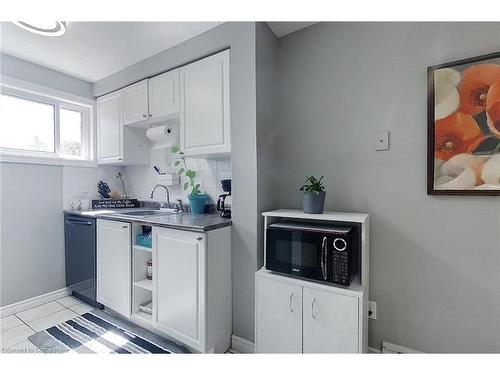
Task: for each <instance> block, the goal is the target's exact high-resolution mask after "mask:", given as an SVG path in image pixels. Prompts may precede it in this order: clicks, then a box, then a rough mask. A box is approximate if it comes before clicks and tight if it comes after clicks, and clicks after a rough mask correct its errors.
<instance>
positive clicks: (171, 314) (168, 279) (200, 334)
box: [153, 227, 232, 353]
mask: <svg viewBox="0 0 500 375" xmlns="http://www.w3.org/2000/svg"><path fill="white" fill-rule="evenodd" d="M231 300H232V298H231V228H230V227H225V228H221V229H217V230H213V231H209V232H205V233H198V232H188V231H181V230H175V229H169V228H160V227H153V327H154V328H156V329H158V330H160V331H161V332H163V333H165V334H167V335H169V336H171V337H173V338H174V339H177V340H179V341H181V342H183V343H185V344H187V345H189V346H190V347H192V348H193V349H195V350H198V351H200V352H203V353H206V352H216V353H223V352H225V351H226V350H227V349H228V348H229V347H230V341H231V332H232V307H231Z"/></svg>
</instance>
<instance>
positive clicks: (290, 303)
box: [289, 292, 293, 313]
mask: <svg viewBox="0 0 500 375" xmlns="http://www.w3.org/2000/svg"><path fill="white" fill-rule="evenodd" d="M292 298H293V292H292V293H290V300H289V305H290V312H291V313H293V308H292Z"/></svg>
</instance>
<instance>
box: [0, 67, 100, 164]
mask: <svg viewBox="0 0 500 375" xmlns="http://www.w3.org/2000/svg"><path fill="white" fill-rule="evenodd" d="M0 93H2V94H6V95H10V96H14V97H19V98H21V99H27V100H31V101H35V102H40V103H45V104H50V105H53V106H54V152H44V151H32V150H22V149H11V148H3V147H0V161H1V162H11V163H29V164H49V165H68V166H82V167H97V161H96V152H95V149H96V147H95V144H96V142H95V141H96V139H95V138H96V137H95V123H96V121H95V120H96V119H95V113H96V101H95V100H93V99H89V98H84V97H80V96H77V95H73V94H70V93H66V92H63V91H60V90H56V89H52V88H48V87H45V86H41V85H36V84H32V83H29V82H25V81H21V80H18V79H14V78H11V77H6V76H0ZM60 109H68V110H72V111H78V112H80V113H81V114H82V154H83V155H84V156H83V157H72V156H71V155H61V154H60V153H59V151H60V144H59V134H60V133H59V126H60V122H59V111H60Z"/></svg>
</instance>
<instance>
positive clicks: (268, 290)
mask: <svg viewBox="0 0 500 375" xmlns="http://www.w3.org/2000/svg"><path fill="white" fill-rule="evenodd" d="M256 289H257V312H256V319H257V332H256V352H257V353H302V287H300V286H297V285H293V284H289V283H285V282H280V281H277V280H273V279H269V278H265V277H258V278H257V285H256Z"/></svg>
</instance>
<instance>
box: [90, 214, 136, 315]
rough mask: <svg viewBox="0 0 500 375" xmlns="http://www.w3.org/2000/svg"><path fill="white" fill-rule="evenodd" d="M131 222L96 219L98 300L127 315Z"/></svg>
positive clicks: (128, 308)
mask: <svg viewBox="0 0 500 375" xmlns="http://www.w3.org/2000/svg"><path fill="white" fill-rule="evenodd" d="M130 241H131V240H130V224H129V223H123V222H120V221H111V220H103V219H98V220H97V301H99V302H100V303H102V304H103V305H104V306H106V307H109V308H110V309H112V310H115V311H116V312H118V313H120V314H122V315H124V316H127V317H128V316H129V315H130V298H131V296H130V292H131V289H130V287H131V275H130V273H131V270H130V263H131V258H130V257H131V243H130Z"/></svg>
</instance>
